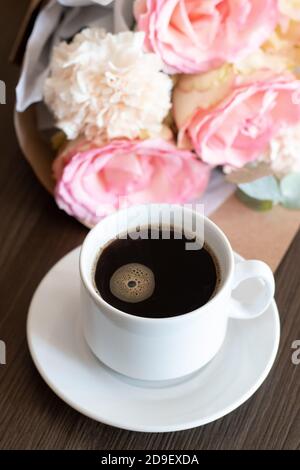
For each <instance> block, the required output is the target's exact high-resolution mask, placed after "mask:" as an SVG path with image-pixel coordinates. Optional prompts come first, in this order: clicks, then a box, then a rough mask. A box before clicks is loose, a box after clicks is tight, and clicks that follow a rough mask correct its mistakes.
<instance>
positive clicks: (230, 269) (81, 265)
mask: <svg viewBox="0 0 300 470" xmlns="http://www.w3.org/2000/svg"><path fill="white" fill-rule="evenodd" d="M145 205H147V206H150V205H154V206H159V207H161V206H163V204H145ZM169 205H170V206H172V207H174V208H175V207H177V208H179V207H180V208H182V206H181V205H180V204H169ZM136 207H137V206H131V207H130V208H127V209H124V211H127V213H129V212H130V210H131V209H132V210H134V209H135V208H136ZM184 210H185V211H189V212H192V213H196V211H194V210H193V209H189V208H185V209H184ZM124 211H123V210H118V211H116V212H114V213H112V214H110V215H108V216H107V217H105V220H107V219H108V218H111V219H112V218H114V217H116V215H117V214H118V213H120V212H124ZM196 215H197V217H202V218H203V219H204V220H205V223H206V224H208V225H209V226H210V227H211V228H212V229H213V230H215V231H216V232H217V233H218V235H219V236H220V238H222V240H223V243H224V245H225V247H226V248H227V251H228V254H229V266H228V273H227V275H226V278H225V280H224V281H223V283H222V286H221V288H220V290H218V291H217V293H216V294H215V295H214V296H213V297H212V298H211V299H210V300H209V301H208V302H206V304H204V305H202V306H201V307H198V308H196V309H194V310H192V311H190V312H187V313H184V314H181V315H176V316H173V317H161V318H155V317H154V318H149V317H142V316H138V315H131V314H130V313H127V312H124V311H123V310H119V309H118V308H116V307H114V306H112V305H111V304H109V303H108V302H106V300H104V299H103V298H102V297H101V296H100V294H98V293H97V292H96V290H95V288H94V286H93V285H92V282H91V280H90V279H88V277H87V276H86V275H85V272H84V262H85V261H84V259H83V258H84V249H85V246H86V245H87V244H88V243H89V241H90V239H91V238H92V237H93V234H94V232H95V231H96V230H99V226H101V224H102V222H103V220H104V219H102V220H100V221H99V222H98V223H97V224H96V225H95V226H94V227H93V228H92V229H91V230H90V231H89V233H88V234H87V236H86V237H85V239H84V241H83V243H82V245H81V249H80V257H79V272H80V278H81V281H82V283H83V286H84V287H85V289H86V290H87V292H88V293H89V294H90V296H91V298H92V299H93V301H94V302H95V303H96V305H97V306H98V307H100V308H101V307H104V308H105V309H106V310H108V311H109V313H110V314H112V315H115V316H117V317H118V318H123V319H126V318H127V319H128V320H129V321H131V322H136V323H151V324H152V325H153V324H154V323H156V324H158V323H161V324H163V323H171V322H176V321H177V322H179V321H183V320H184V321H185V320H186V319H188V318H192V317H195V316H196V315H199V314H200V313H201V312H202V311H203V310H204V309H205V308H206V307H207V306H208V305H209V306H212V305H213V304H214V303H215V302H217V300H218V299H219V297H220V296H221V294H222V291H223V290H224V289H225V288H226V287H227V286H228V284H229V283H230V281H231V278H232V275H233V266H234V259H233V251H232V247H231V245H230V242H229V240H228V238H227V237H226V235H225V234H224V232H223V231H222V230H221V229H220V228H219V227H218V226H217V225H216V224H215V223H214V222H213V221H212V220H210V219H209V218H208V217H207V216H205V215H202V214H200V213H198V214H196Z"/></svg>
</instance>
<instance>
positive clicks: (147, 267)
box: [95, 228, 219, 318]
mask: <svg viewBox="0 0 300 470" xmlns="http://www.w3.org/2000/svg"><path fill="white" fill-rule="evenodd" d="M153 232H154V231H153V228H152V232H150V229H149V228H145V229H144V232H143V233H144V235H146V234H147V236H148V239H145V238H142V237H140V238H138V239H136V240H133V239H131V238H130V237H127V238H126V239H116V240H114V241H112V242H111V243H110V244H109V245H108V246H107V247H106V248H105V249H104V250H103V251H102V253H101V254H100V257H99V259H98V261H97V264H96V269H95V285H96V289H97V290H98V292H99V293H100V295H101V297H102V298H103V299H104V300H105V301H106V302H108V303H109V304H111V305H112V306H113V307H116V308H117V309H119V310H122V311H124V312H127V313H130V314H131V315H137V316H141V317H147V318H163V317H174V316H177V315H182V314H184V313H188V312H191V311H192V310H195V309H196V308H198V307H201V306H202V305H204V304H206V303H207V302H208V301H209V300H210V299H211V297H212V296H213V295H214V293H215V292H216V289H217V287H218V283H219V267H218V264H217V262H216V259H215V256H214V254H213V253H212V251H211V249H210V248H209V247H208V246H207V245H204V247H203V248H201V249H198V250H187V249H186V243H187V242H191V240H190V239H189V240H187V238H186V237H185V236H184V234H183V233H178V231H176V232H175V231H174V230H171V232H170V231H168V234H169V239H164V238H163V236H164V237H166V233H164V231H163V230H161V229H160V230H158V229H157V231H156V236H155V238H153ZM151 233H152V237H151Z"/></svg>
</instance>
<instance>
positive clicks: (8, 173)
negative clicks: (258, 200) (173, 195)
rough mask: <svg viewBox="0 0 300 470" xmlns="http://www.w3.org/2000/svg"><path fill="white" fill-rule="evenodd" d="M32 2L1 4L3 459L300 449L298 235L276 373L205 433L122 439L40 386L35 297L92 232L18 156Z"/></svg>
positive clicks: (284, 280) (280, 285)
mask: <svg viewBox="0 0 300 470" xmlns="http://www.w3.org/2000/svg"><path fill="white" fill-rule="evenodd" d="M26 3H27V2H26V1H20V0H10V1H9V2H2V3H1V15H0V31H1V42H0V55H1V73H0V79H1V80H4V81H5V82H6V84H7V104H6V105H0V125H1V147H0V148H1V157H0V201H1V206H0V227H1V243H0V266H1V268H0V285H1V293H0V305H1V314H0V339H2V340H4V341H5V342H6V347H7V364H6V365H1V366H0V448H1V449H110V450H112V449H147V450H150V449H155V450H158V449H162V450H167V449H170V450H175V449H180V450H183V449H300V406H299V405H300V365H299V366H298V367H297V366H295V365H293V364H292V362H291V354H292V349H291V344H292V342H293V341H294V340H296V339H300V263H299V259H300V258H299V250H300V234H298V235H297V237H296V239H295V240H294V242H293V244H292V245H291V247H290V249H289V252H288V253H287V255H286V257H285V259H284V260H283V262H282V263H281V265H280V267H279V269H278V270H277V272H276V282H277V294H276V300H277V303H278V307H279V311H280V314H281V323H282V336H281V343H280V351H279V355H278V358H277V360H276V363H275V365H274V367H273V369H272V371H271V373H270V375H269V377H268V378H267V380H266V381H265V383H264V384H263V385H262V387H261V388H260V389H259V390H258V391H257V392H256V394H255V395H254V396H253V397H252V398H251V399H250V400H248V401H247V403H245V404H244V405H242V406H241V407H240V408H239V409H237V410H236V411H234V412H233V413H231V414H230V415H228V416H226V417H225V418H223V419H220V420H218V421H216V422H214V423H212V424H209V425H207V426H204V427H201V428H197V429H192V430H190V431H183V432H177V433H169V434H144V433H135V432H128V431H122V430H120V429H115V428H112V427H109V426H106V425H103V424H101V423H97V422H95V421H92V420H90V419H88V418H86V417H84V416H82V415H80V414H79V413H77V412H76V411H74V410H73V409H72V408H70V407H69V406H67V405H66V404H65V403H64V402H63V401H62V400H60V399H59V398H58V397H57V396H56V395H55V394H54V393H53V392H52V391H51V390H50V389H49V388H48V387H47V385H46V384H45V383H44V382H43V380H42V379H41V377H40V376H39V374H38V372H37V371H36V369H35V367H34V365H33V363H32V361H31V358H30V355H29V351H28V347H27V343H26V336H25V324H26V316H27V310H28V306H29V302H30V299H31V297H32V294H33V292H34V290H35V288H36V287H37V285H38V283H39V282H40V280H41V279H42V277H43V276H44V274H45V273H46V272H47V271H48V269H49V268H51V266H52V265H53V264H54V263H55V262H56V261H58V260H59V259H60V258H61V257H62V256H63V255H64V254H66V253H67V252H68V251H69V250H71V249H72V248H74V247H76V246H78V245H79V244H81V242H82V240H83V238H84V236H85V235H86V233H87V231H86V229H85V228H83V227H82V226H81V225H80V224H79V223H77V222H76V221H75V220H72V219H71V218H70V217H68V216H67V215H65V214H64V213H63V212H61V211H60V210H59V209H58V208H57V207H56V205H55V203H54V201H53V200H52V199H51V197H50V196H49V195H48V194H47V193H46V191H45V190H44V189H43V188H42V187H41V186H40V185H39V184H38V182H37V181H36V179H35V177H34V175H33V174H32V172H31V169H30V168H29V166H28V165H27V163H26V162H25V160H24V158H23V157H22V155H21V152H20V150H19V148H18V144H17V141H16V137H15V134H14V129H13V123H12V116H13V106H14V87H15V84H16V80H17V76H18V70H17V69H16V68H14V67H13V66H11V65H8V64H7V58H8V55H9V51H10V48H11V45H12V42H13V40H14V38H15V36H16V33H17V31H18V28H19V25H20V20H21V18H22V16H23V15H24V11H25V8H26Z"/></svg>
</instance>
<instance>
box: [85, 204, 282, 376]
mask: <svg viewBox="0 0 300 470" xmlns="http://www.w3.org/2000/svg"><path fill="white" fill-rule="evenodd" d="M153 208H154V209H155V211H154V213H156V215H155V217H154V220H153V215H152V217H151V224H152V225H156V226H158V225H159V223H160V220H161V216H162V217H164V215H166V213H167V212H168V213H170V210H171V211H172V213H173V214H174V215H175V219H176V220H177V219H180V217H176V216H178V215H179V213H180V214H182V213H184V214H185V215H189V216H190V217H192V219H193V222H196V223H197V224H198V226H199V223H200V224H201V223H202V224H204V238H205V242H206V243H207V244H208V245H209V246H210V248H211V249H212V250H213V252H214V254H215V255H216V257H217V259H218V264H219V267H220V271H221V282H220V286H219V288H218V291H217V293H216V294H215V295H214V296H213V298H212V299H211V300H209V301H208V302H207V303H206V304H205V305H203V306H202V307H200V308H198V309H196V310H194V311H192V312H190V313H186V314H183V315H179V316H175V317H169V318H144V317H140V316H135V315H130V314H128V313H125V312H122V311H120V310H118V309H116V308H114V307H113V306H112V305H110V304H108V303H107V302H106V301H105V300H103V299H102V298H101V296H100V295H99V294H98V293H97V291H96V288H95V285H94V269H95V265H96V261H97V258H98V256H99V254H100V253H101V250H103V248H104V247H106V246H107V245H108V244H109V243H110V242H111V241H113V240H114V239H116V238H117V236H118V235H119V234H122V233H124V232H126V231H130V230H134V229H136V227H137V226H141V227H142V226H147V225H149V210H150V209H153ZM151 214H153V211H152V212H151ZM182 223H183V221H182ZM179 224H180V222H179ZM176 228H179V229H182V228H183V226H180V225H178V221H176ZM162 262H163V260H162ZM80 275H81V311H82V316H83V329H84V335H85V338H86V341H87V343H88V345H89V346H90V348H91V350H92V351H93V353H94V354H95V355H96V356H97V357H98V358H99V359H100V360H101V361H102V362H103V363H104V364H106V365H107V366H109V367H110V368H111V369H114V370H115V371H117V372H119V373H121V374H124V375H126V376H129V377H132V378H135V379H141V380H167V379H175V378H178V377H183V376H185V375H187V374H190V373H192V372H194V371H196V370H197V369H199V368H201V367H202V366H204V365H205V364H207V363H208V362H209V361H210V360H211V359H212V358H213V357H214V356H215V355H216V354H217V352H218V351H219V349H220V348H221V346H222V343H223V341H224V338H225V335H226V329H227V323H228V319H229V318H235V319H238V320H237V321H240V320H249V319H252V318H255V317H257V316H259V315H261V314H262V313H263V312H264V311H265V310H266V308H267V307H268V306H269V304H270V302H271V301H272V299H273V296H274V287H275V286H274V278H273V274H272V272H271V270H270V268H269V267H268V266H267V265H266V264H265V263H263V262H262V261H253V260H251V261H242V262H240V263H238V264H237V265H235V263H234V257H233V251H232V248H231V246H230V243H229V241H228V240H227V238H226V236H225V235H224V233H223V232H222V231H221V230H220V229H219V228H218V227H217V226H216V225H215V224H214V223H213V222H211V221H210V220H209V219H208V218H206V217H204V216H203V215H201V214H200V213H198V212H196V211H193V210H190V209H186V208H183V207H182V206H178V205H168V204H159V205H148V206H135V207H132V208H130V209H128V210H124V211H118V212H116V213H114V214H112V215H110V216H108V217H106V218H105V219H103V220H101V221H100V222H99V223H98V224H97V225H96V227H94V228H93V229H92V230H91V231H90V232H89V234H88V235H87V237H86V239H85V241H84V243H83V246H82V249H81V254H80ZM247 279H248V280H251V279H253V280H255V279H256V282H257V279H259V280H260V281H261V283H260V286H261V287H260V288H259V289H258V291H257V296H256V297H255V298H254V299H253V300H252V301H251V303H243V302H241V301H238V300H236V299H235V298H234V297H233V296H232V291H233V290H234V289H236V288H237V287H238V286H239V284H240V283H241V282H242V281H245V280H247ZM248 282H250V281H248ZM236 297H238V296H236Z"/></svg>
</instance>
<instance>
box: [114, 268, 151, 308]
mask: <svg viewBox="0 0 300 470" xmlns="http://www.w3.org/2000/svg"><path fill="white" fill-rule="evenodd" d="M109 288H110V291H111V293H112V294H113V295H114V296H115V297H117V299H119V300H122V301H123V302H129V303H138V302H142V301H143V300H147V299H148V298H149V297H151V295H152V294H153V292H154V289H155V278H154V274H153V272H152V271H151V269H150V268H148V267H147V266H145V265H143V264H140V263H129V264H125V265H124V266H121V267H120V268H118V269H117V270H116V271H115V272H114V274H113V275H112V277H111V278H110V281H109Z"/></svg>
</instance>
